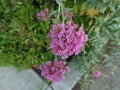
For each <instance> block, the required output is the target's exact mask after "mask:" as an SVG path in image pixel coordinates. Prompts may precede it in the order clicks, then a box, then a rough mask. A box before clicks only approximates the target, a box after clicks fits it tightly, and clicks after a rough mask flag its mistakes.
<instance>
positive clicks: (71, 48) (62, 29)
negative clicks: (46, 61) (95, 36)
mask: <svg viewBox="0 0 120 90" xmlns="http://www.w3.org/2000/svg"><path fill="white" fill-rule="evenodd" d="M48 37H50V38H51V43H50V47H51V48H52V53H53V54H55V55H59V56H62V58H68V57H69V56H72V55H74V54H75V55H77V54H79V53H80V52H81V50H82V49H83V47H84V44H85V42H86V41H87V40H88V37H87V35H86V34H85V32H84V30H83V27H80V28H79V29H78V26H77V25H76V24H73V23H72V22H71V21H69V22H67V24H56V25H53V26H52V29H51V30H50V33H49V34H48Z"/></svg>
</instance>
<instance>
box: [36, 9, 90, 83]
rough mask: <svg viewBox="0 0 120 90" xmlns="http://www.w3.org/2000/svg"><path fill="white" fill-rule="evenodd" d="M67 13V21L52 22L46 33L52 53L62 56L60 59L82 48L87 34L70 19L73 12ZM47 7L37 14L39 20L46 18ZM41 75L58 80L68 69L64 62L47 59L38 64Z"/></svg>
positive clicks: (76, 52)
mask: <svg viewBox="0 0 120 90" xmlns="http://www.w3.org/2000/svg"><path fill="white" fill-rule="evenodd" d="M65 13H66V14H67V22H66V23H62V24H53V25H52V28H51V30H50V32H49V34H48V37H49V38H50V48H51V49H52V53H53V54H54V55H56V56H57V55H58V56H60V57H62V59H66V58H69V57H70V56H72V55H78V54H79V53H80V52H81V51H82V49H83V48H84V44H85V43H86V42H87V41H88V36H87V35H86V34H85V32H84V29H83V26H81V27H78V25H77V24H74V23H73V21H72V17H73V14H72V13H70V12H65ZM48 14H49V13H48V9H44V10H41V11H40V12H39V13H38V14H37V16H38V17H39V19H40V20H41V21H45V20H47V18H48V16H49V15H48ZM39 69H40V71H41V76H43V77H44V78H46V79H48V80H50V81H52V82H58V81H60V80H62V79H63V75H64V74H65V73H66V72H69V71H70V68H69V67H68V66H66V62H65V61H63V60H59V61H53V62H51V61H48V62H46V63H44V64H42V65H40V68H39Z"/></svg>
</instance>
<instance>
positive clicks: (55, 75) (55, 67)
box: [40, 60, 70, 82]
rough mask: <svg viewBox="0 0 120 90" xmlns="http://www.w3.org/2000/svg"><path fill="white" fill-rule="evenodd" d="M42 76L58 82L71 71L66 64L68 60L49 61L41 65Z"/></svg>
mask: <svg viewBox="0 0 120 90" xmlns="http://www.w3.org/2000/svg"><path fill="white" fill-rule="evenodd" d="M40 70H41V76H43V77H44V78H46V79H49V80H50V81H52V82H58V81H60V80H62V79H63V75H64V74H65V73H66V72H69V71H70V68H69V67H68V66H66V62H64V61H63V60H59V61H56V62H51V61H48V62H46V63H45V64H42V65H40Z"/></svg>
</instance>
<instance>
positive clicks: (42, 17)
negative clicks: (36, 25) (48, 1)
mask: <svg viewBox="0 0 120 90" xmlns="http://www.w3.org/2000/svg"><path fill="white" fill-rule="evenodd" d="M48 14H49V12H48V8H46V9H44V10H41V11H40V12H39V13H38V14H37V16H38V17H39V19H40V20H41V21H46V20H47V18H48V17H49V15H48Z"/></svg>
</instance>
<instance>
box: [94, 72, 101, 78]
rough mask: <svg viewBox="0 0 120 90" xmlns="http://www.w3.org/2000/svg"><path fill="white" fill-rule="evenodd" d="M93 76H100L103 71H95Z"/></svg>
mask: <svg viewBox="0 0 120 90" xmlns="http://www.w3.org/2000/svg"><path fill="white" fill-rule="evenodd" d="M93 76H94V77H96V78H98V77H100V76H101V71H95V72H94V73H93Z"/></svg>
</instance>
